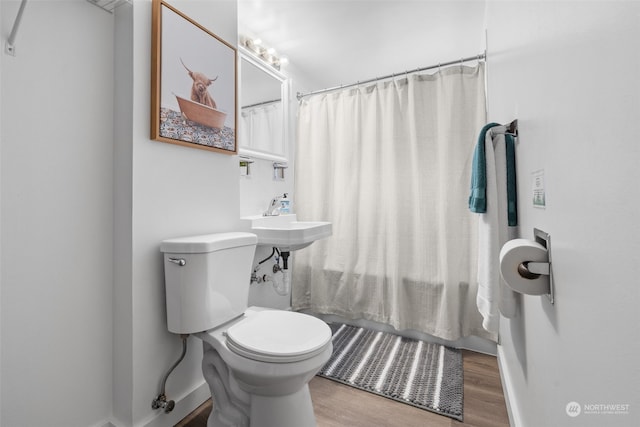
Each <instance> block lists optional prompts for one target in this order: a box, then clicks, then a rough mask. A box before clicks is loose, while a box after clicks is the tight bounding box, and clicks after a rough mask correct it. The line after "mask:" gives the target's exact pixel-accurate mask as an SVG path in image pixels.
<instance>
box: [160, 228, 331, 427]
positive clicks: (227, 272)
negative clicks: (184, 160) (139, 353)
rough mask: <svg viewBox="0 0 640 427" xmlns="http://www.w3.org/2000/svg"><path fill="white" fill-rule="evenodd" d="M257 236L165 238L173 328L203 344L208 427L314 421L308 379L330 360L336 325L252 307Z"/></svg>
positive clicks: (276, 426)
mask: <svg viewBox="0 0 640 427" xmlns="http://www.w3.org/2000/svg"><path fill="white" fill-rule="evenodd" d="M256 244H257V237H256V236H255V235H254V234H251V233H240V232H236V233H218V234H207V235H201V236H192V237H184V238H177V239H170V240H164V241H163V242H162V244H161V246H160V250H161V251H162V252H163V253H164V270H165V290H166V300H167V326H168V329H169V331H170V332H173V333H176V334H192V335H194V336H196V337H198V338H200V339H201V340H202V342H203V360H202V372H203V374H204V377H205V380H206V381H207V383H208V385H209V388H210V390H211V395H212V397H213V402H214V410H213V411H212V413H211V415H210V416H209V420H208V422H207V427H219V426H233V427H241V426H247V427H249V426H251V427H306V426H315V425H316V421H315V416H314V414H313V406H312V403H311V396H310V394H309V386H308V383H309V381H310V380H311V379H312V378H313V376H314V375H315V374H316V373H317V372H318V371H319V370H320V368H322V366H324V364H325V363H326V362H327V361H328V360H329V357H330V356H331V352H332V350H333V347H332V344H331V329H330V328H329V327H328V326H327V324H326V323H324V322H323V321H321V320H320V319H317V318H315V317H313V316H309V315H306V314H302V313H296V312H292V311H286V310H273V309H267V308H263V307H247V303H248V297H249V286H250V277H251V269H252V263H253V257H254V253H255V249H256Z"/></svg>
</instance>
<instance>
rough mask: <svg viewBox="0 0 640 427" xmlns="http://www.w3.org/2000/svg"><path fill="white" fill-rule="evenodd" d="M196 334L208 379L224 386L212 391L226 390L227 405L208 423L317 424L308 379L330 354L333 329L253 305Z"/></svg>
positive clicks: (260, 426) (256, 425)
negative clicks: (237, 314) (240, 314)
mask: <svg viewBox="0 0 640 427" xmlns="http://www.w3.org/2000/svg"><path fill="white" fill-rule="evenodd" d="M195 336H197V337H198V338H200V339H202V341H203V343H204V358H203V361H202V364H203V372H204V373H205V379H206V380H207V383H209V385H210V386H211V384H216V383H218V384H220V385H222V387H219V390H218V391H217V392H216V390H215V388H213V389H212V390H211V391H212V396H213V398H214V401H215V400H216V396H219V395H220V393H221V392H222V388H224V390H225V392H224V393H226V396H225V398H224V400H225V401H226V403H227V405H226V407H223V408H219V411H220V414H217V415H214V417H217V418H216V422H215V423H212V422H211V423H210V424H209V426H208V427H213V426H218V425H225V426H227V425H233V426H241V425H247V426H249V425H250V426H251V427H289V426H290V427H303V426H315V425H316V423H315V417H314V415H313V406H312V403H311V397H310V395H309V388H308V382H309V381H310V380H311V378H313V376H314V375H315V374H316V373H317V372H318V371H319V370H320V368H322V366H324V364H325V363H326V362H327V361H328V360H329V357H330V356H331V351H332V345H331V330H330V329H329V327H328V326H327V325H326V324H325V323H324V322H322V321H321V320H319V319H317V318H315V317H312V316H308V315H305V314H300V313H295V312H291V311H278V310H270V309H265V308H260V307H251V308H249V309H248V310H247V311H246V312H245V313H244V315H243V316H241V317H240V318H238V319H236V320H234V321H231V322H229V323H227V324H225V325H223V326H221V327H218V328H215V329H212V330H209V331H206V332H201V333H197V334H195ZM221 361H222V362H223V364H224V367H222V366H221ZM216 409H218V408H216ZM225 412H226V413H225ZM224 420H227V423H225V421H224ZM249 420H250V423H249ZM229 421H231V422H232V423H228V422H229ZM245 423H246V424H245Z"/></svg>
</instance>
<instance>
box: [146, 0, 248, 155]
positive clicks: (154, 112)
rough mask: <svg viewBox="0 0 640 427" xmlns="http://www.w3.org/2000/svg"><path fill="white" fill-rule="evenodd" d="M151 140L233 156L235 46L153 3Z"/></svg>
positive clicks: (158, 0) (158, 2) (161, 3)
mask: <svg viewBox="0 0 640 427" xmlns="http://www.w3.org/2000/svg"><path fill="white" fill-rule="evenodd" d="M151 64H152V65H151V66H152V72H151V139H153V140H157V141H163V142H170V143H172V144H179V145H183V146H186V147H193V148H200V149H204V150H212V151H218V152H221V153H226V154H236V153H237V151H238V148H237V143H236V129H237V122H236V102H237V89H236V88H237V81H236V76H237V72H236V70H237V55H236V49H235V48H234V47H233V46H232V45H230V44H229V43H227V42H225V41H224V40H222V39H221V38H219V37H218V36H216V35H215V34H214V33H212V32H211V31H209V30H208V29H206V28H204V27H203V26H202V25H200V24H198V23H197V22H195V21H194V20H193V19H191V18H189V17H187V16H185V15H184V14H183V13H181V12H180V11H178V10H177V9H175V8H174V7H172V6H171V5H169V4H167V3H166V2H164V1H163V0H153V3H152V54H151Z"/></svg>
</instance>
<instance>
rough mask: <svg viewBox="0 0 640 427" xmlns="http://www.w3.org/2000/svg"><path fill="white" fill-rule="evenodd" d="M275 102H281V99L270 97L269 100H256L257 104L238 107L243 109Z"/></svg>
mask: <svg viewBox="0 0 640 427" xmlns="http://www.w3.org/2000/svg"><path fill="white" fill-rule="evenodd" d="M276 102H282V99H272V100H271V101H264V102H258V103H257V104H251V105H244V106H242V107H240V109H242V110H244V109H245V108H253V107H260V106H261V105H267V104H275V103H276Z"/></svg>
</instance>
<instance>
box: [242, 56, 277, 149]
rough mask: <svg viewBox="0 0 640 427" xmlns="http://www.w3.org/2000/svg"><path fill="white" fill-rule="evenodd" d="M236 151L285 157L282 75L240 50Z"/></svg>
mask: <svg viewBox="0 0 640 427" xmlns="http://www.w3.org/2000/svg"><path fill="white" fill-rule="evenodd" d="M240 60H241V62H240V117H239V123H238V127H239V131H238V137H239V144H238V145H239V154H241V155H245V156H250V157H258V158H263V159H268V160H276V161H287V117H288V116H287V103H286V102H283V100H286V99H288V97H287V85H286V78H285V77H284V75H282V74H281V73H279V72H278V71H277V70H275V69H273V68H271V67H269V66H268V65H266V64H264V63H262V61H260V60H259V59H257V58H255V57H254V56H253V55H251V54H250V53H248V52H246V51H244V50H243V49H241V50H240Z"/></svg>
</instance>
